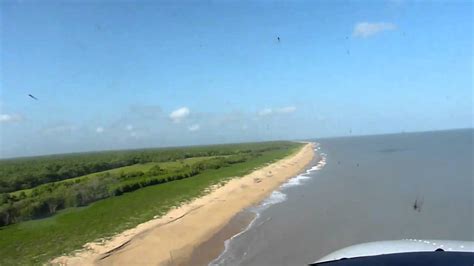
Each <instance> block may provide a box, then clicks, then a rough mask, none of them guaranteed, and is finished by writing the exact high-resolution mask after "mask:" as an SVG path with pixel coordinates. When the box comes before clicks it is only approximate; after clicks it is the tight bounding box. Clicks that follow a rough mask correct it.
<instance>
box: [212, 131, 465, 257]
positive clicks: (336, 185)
mask: <svg viewBox="0 0 474 266" xmlns="http://www.w3.org/2000/svg"><path fill="white" fill-rule="evenodd" d="M473 135H474V130H472V129H465V130H451V131H437V132H423V133H402V134H391V135H378V136H360V137H343V138H331V139H313V140H310V141H314V142H316V143H318V147H317V151H316V152H317V153H318V154H320V156H321V157H322V160H321V161H319V162H318V163H317V164H316V162H313V165H311V166H309V167H308V169H307V170H306V171H305V172H304V173H302V174H300V175H298V176H296V177H294V178H293V179H291V180H289V181H288V182H287V183H286V184H283V185H282V186H281V187H280V188H279V189H278V190H277V191H274V192H273V193H272V194H271V196H269V197H268V198H267V199H266V200H264V201H263V202H262V203H261V204H260V205H258V206H255V207H252V208H250V209H248V210H246V212H251V213H254V214H255V219H254V220H253V221H252V222H251V223H250V224H249V226H248V227H247V228H245V230H244V231H242V232H240V233H239V234H237V235H235V236H233V237H232V238H231V239H229V240H227V241H226V248H225V250H224V252H222V253H221V254H220V256H219V257H218V258H216V259H215V260H214V261H212V262H211V263H210V265H259V266H262V265H307V264H308V263H311V262H314V261H316V260H318V259H319V258H321V257H323V256H324V255H327V254H328V253H331V252H333V251H335V250H337V249H341V248H344V247H347V246H350V245H354V244H359V243H364V242H370V241H379V240H397V239H412V238H416V239H449V240H471V241H474V174H473V148H474V147H473ZM415 202H416V205H417V208H416V209H415V208H414V205H415Z"/></svg>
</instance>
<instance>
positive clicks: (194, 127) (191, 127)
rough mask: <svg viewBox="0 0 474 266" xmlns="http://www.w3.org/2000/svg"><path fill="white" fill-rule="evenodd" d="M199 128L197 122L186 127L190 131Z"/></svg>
mask: <svg viewBox="0 0 474 266" xmlns="http://www.w3.org/2000/svg"><path fill="white" fill-rule="evenodd" d="M200 128H201V126H199V124H194V125H192V126H190V127H188V129H189V131H191V132H193V131H198V130H199V129H200Z"/></svg>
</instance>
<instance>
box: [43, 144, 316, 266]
mask: <svg viewBox="0 0 474 266" xmlns="http://www.w3.org/2000/svg"><path fill="white" fill-rule="evenodd" d="M313 158H314V144H312V143H308V144H306V145H305V146H303V148H302V149H301V150H299V151H298V152H297V153H296V154H294V155H291V156H288V157H286V158H284V159H282V160H279V161H278V162H275V163H273V164H270V165H268V166H266V167H263V168H261V169H258V170H256V171H254V172H252V173H250V174H248V175H246V176H243V177H241V178H235V179H232V180H230V181H229V182H227V184H225V185H224V186H222V187H219V188H216V189H215V190H213V191H212V192H211V193H209V194H207V195H205V196H203V197H201V198H198V199H195V200H193V201H192V202H190V203H188V204H185V205H182V206H180V207H178V208H176V209H173V210H171V211H170V212H168V213H167V214H166V215H164V216H162V217H160V218H158V219H154V220H151V221H148V222H145V223H142V224H140V225H138V226H137V227H135V228H132V229H129V230H126V231H124V232H123V233H120V234H118V235H116V236H114V237H113V238H112V239H111V240H107V241H105V242H102V243H88V244H86V245H85V247H86V249H85V250H83V251H80V252H78V253H76V254H74V255H73V256H62V257H58V258H56V259H54V260H52V261H51V262H52V263H53V264H60V265H93V264H96V265H97V264H100V265H160V264H161V265H169V264H173V265H175V264H180V262H182V261H185V260H186V258H187V256H190V255H191V253H192V249H193V247H196V246H197V245H199V244H201V243H203V242H204V241H206V240H207V239H209V238H210V237H211V236H212V235H213V234H214V233H216V232H217V231H219V230H220V229H221V228H222V227H223V226H224V225H225V224H227V223H228V222H229V221H230V219H231V218H232V217H233V216H234V215H236V214H237V213H238V212H240V211H241V210H243V209H244V208H247V207H249V206H252V205H255V204H257V203H259V202H261V201H262V200H263V199H264V198H266V197H267V196H268V195H269V194H270V193H271V192H272V191H273V190H275V189H276V188H278V186H279V185H281V184H282V183H284V182H285V181H286V180H287V179H289V178H291V177H293V176H295V175H296V174H298V173H299V172H301V171H302V170H303V169H304V168H305V167H306V166H307V165H308V164H309V163H310V162H311V160H312V159H313Z"/></svg>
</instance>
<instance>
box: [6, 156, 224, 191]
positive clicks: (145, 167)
mask: <svg viewBox="0 0 474 266" xmlns="http://www.w3.org/2000/svg"><path fill="white" fill-rule="evenodd" d="M214 157H216V156H202V157H193V158H187V159H183V160H181V162H182V163H187V164H190V165H192V164H194V163H196V162H199V161H202V160H206V159H211V158H214ZM224 157H225V156H224ZM181 162H179V161H174V162H162V163H156V162H152V163H144V164H134V165H130V166H123V167H118V168H114V169H111V170H105V171H101V172H97V173H93V174H88V175H83V176H79V177H74V178H69V179H65V180H61V181H57V182H54V183H55V184H62V183H68V182H75V181H79V180H83V179H87V178H100V174H104V173H111V174H118V173H121V172H123V173H129V172H134V171H143V172H146V171H148V170H150V169H151V168H152V167H153V166H155V165H159V166H160V167H161V168H163V169H167V170H171V169H173V168H179V167H180V165H181ZM42 186H46V185H39V186H37V187H35V188H38V187H42ZM32 190H33V188H28V189H22V190H17V191H14V192H11V193H9V194H10V195H13V196H18V195H19V194H20V193H22V192H23V193H25V194H26V195H30V194H31V191H32Z"/></svg>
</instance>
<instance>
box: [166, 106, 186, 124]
mask: <svg viewBox="0 0 474 266" xmlns="http://www.w3.org/2000/svg"><path fill="white" fill-rule="evenodd" d="M189 114H190V111H189V108H188V107H181V108H178V109H176V110H174V111H173V112H171V114H170V118H171V120H172V121H173V122H174V123H179V122H181V120H183V119H185V118H186V117H187V116H189Z"/></svg>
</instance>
